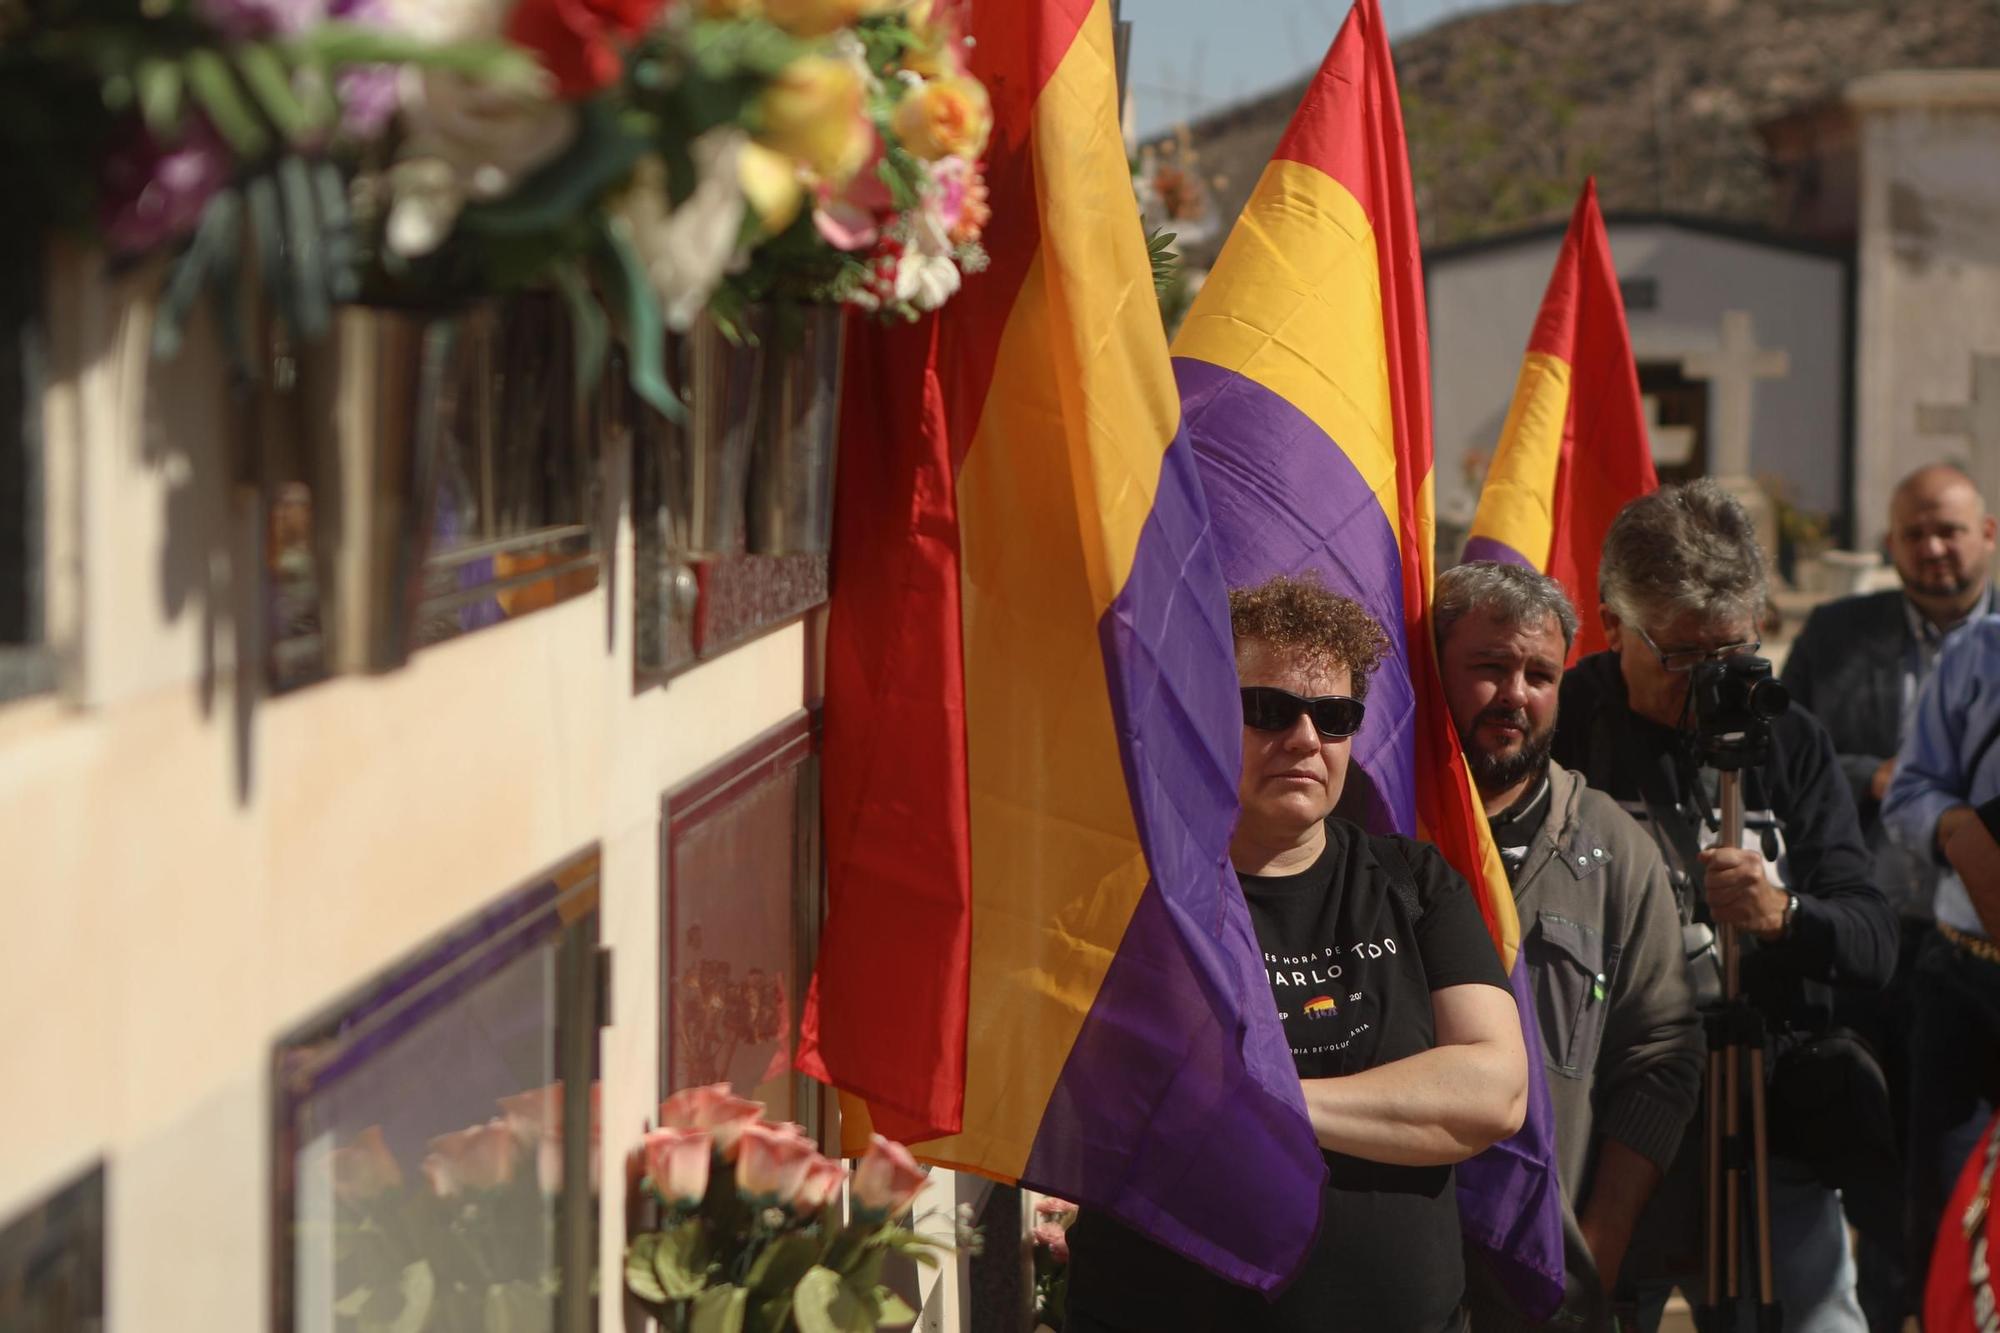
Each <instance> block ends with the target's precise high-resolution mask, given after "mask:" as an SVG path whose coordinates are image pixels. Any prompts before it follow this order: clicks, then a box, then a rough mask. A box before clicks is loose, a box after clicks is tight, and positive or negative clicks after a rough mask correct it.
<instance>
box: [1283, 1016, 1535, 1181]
mask: <svg viewBox="0 0 2000 1333" xmlns="http://www.w3.org/2000/svg"><path fill="white" fill-rule="evenodd" d="M1431 1009H1432V1011H1433V1013H1434V1014H1435V1015H1436V1019H1437V1045H1436V1046H1434V1047H1432V1048H1431V1049H1430V1050H1428V1051H1420V1052H1418V1053H1417V1054H1416V1055H1412V1056H1408V1057H1405V1058H1404V1059H1401V1060H1395V1061H1392V1062H1390V1063H1389V1064H1386V1065H1377V1066H1376V1067H1375V1068H1373V1069H1365V1070H1362V1071H1361V1072H1360V1073H1358V1074H1347V1075H1344V1076H1342V1077H1339V1078H1309V1079H1304V1080H1301V1082H1302V1083H1303V1084H1304V1086H1305V1094H1306V1111H1307V1113H1308V1114H1309V1115H1310V1116H1311V1117H1312V1124H1313V1132H1314V1133H1315V1134H1316V1135H1317V1136H1318V1138H1319V1144H1320V1147H1322V1148H1325V1149H1327V1150H1328V1151H1329V1152H1338V1153H1345V1154H1347V1155H1348V1156H1350V1157H1360V1158H1365V1159H1366V1160H1368V1161H1373V1162H1388V1163H1391V1164H1392V1165H1396V1166H1446V1165H1450V1164H1451V1163H1454V1162H1462V1161H1464V1160H1465V1159H1466V1158H1468V1157H1470V1156H1472V1155H1473V1154H1474V1153H1477V1152H1479V1151H1480V1150H1481V1149H1484V1148H1486V1147H1488V1146H1490V1145H1492V1144H1494V1143H1497V1142H1499V1141H1500V1140H1501V1139H1504V1138H1506V1137H1508V1136H1509V1135H1511V1134H1513V1133H1514V1131H1516V1130H1518V1129H1519V1128H1520V1127H1521V1118H1522V1117H1523V1116H1524V1115H1525V1114H1526V1112H1527V1104H1528V1057H1527V1054H1526V1051H1525V1049H1524V1048H1523V1046H1522V1044H1521V1016H1520V1011H1519V1010H1518V1009H1517V1008H1515V1006H1514V997H1513V994H1512V993H1511V992H1509V991H1505V990H1502V989H1500V988H1499V987H1497V986H1487V985H1481V984H1478V983H1473V984H1469V985H1464V986H1447V987H1445V988H1444V989H1443V990H1435V991H1432V992H1431Z"/></svg>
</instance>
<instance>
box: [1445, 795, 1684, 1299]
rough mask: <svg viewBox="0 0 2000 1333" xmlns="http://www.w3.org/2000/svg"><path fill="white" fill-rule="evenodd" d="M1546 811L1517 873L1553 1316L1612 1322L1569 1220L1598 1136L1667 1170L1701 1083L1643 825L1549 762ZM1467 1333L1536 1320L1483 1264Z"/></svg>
mask: <svg viewBox="0 0 2000 1333" xmlns="http://www.w3.org/2000/svg"><path fill="white" fill-rule="evenodd" d="M1549 786H1550V791H1549V801H1550V805H1549V817H1548V821H1547V822H1546V823H1545V824H1543V826H1542V831H1541V833H1540V834H1539V835H1538V836H1537V839H1536V842H1535V845H1534V846H1533V847H1531V848H1529V850H1528V855H1527V859H1526V860H1525V861H1523V862H1522V863H1521V867H1520V870H1519V871H1518V872H1517V873H1516V875H1515V879H1514V904H1515V910H1516V911H1517V912H1518V913H1519V914H1520V918H1521V946H1522V952H1523V956H1524V957H1525V958H1526V960H1527V963H1528V971H1529V977H1530V980H1531V982H1532V983H1533V988H1534V994H1535V1006H1536V1011H1537V1012H1536V1016H1537V1018H1538V1019H1539V1020H1540V1023H1539V1026H1540V1029H1541V1036H1542V1060H1543V1066H1544V1068H1545V1070H1546V1071H1547V1075H1548V1085H1549V1097H1550V1100H1551V1101H1552V1103H1553V1104H1554V1109H1555V1123H1556V1158H1557V1171H1558V1173H1559V1174H1560V1176H1561V1178H1562V1187H1563V1235H1564V1241H1565V1245H1564V1250H1565V1259H1566V1260H1567V1263H1568V1267H1569V1295H1568V1297H1567V1298H1566V1300H1565V1302H1564V1308H1563V1311H1562V1313H1561V1314H1559V1315H1558V1316H1557V1317H1556V1318H1555V1319H1554V1320H1553V1321H1551V1323H1550V1324H1548V1325H1546V1327H1551V1328H1593V1329H1596V1328H1609V1327H1610V1320H1609V1302H1608V1300H1607V1299H1606V1295H1605V1293H1604V1291H1603V1289H1602V1285H1601V1284H1600V1283H1599V1282H1598V1280H1597V1272H1596V1269H1595V1266H1594V1265H1593V1264H1592V1262H1591V1258H1590V1253H1589V1251H1588V1250H1586V1249H1585V1248H1584V1245H1583V1235H1582V1233H1581V1231H1579V1230H1578V1228H1577V1222H1576V1214H1577V1209H1578V1205H1579V1204H1580V1203H1581V1202H1582V1201H1583V1200H1585V1199H1587V1198H1589V1196H1590V1188H1591V1169H1592V1167H1593V1166H1594V1164H1595V1162H1596V1159H1597V1145H1598V1143H1599V1142H1600V1141H1601V1140H1602V1139H1605V1138H1614V1139H1617V1140H1618V1141H1619V1142H1621V1143H1623V1144H1625V1145H1626V1146H1627V1147H1629V1148H1631V1149H1632V1150H1633V1151H1635V1152H1638V1153H1640V1154H1641V1155H1643V1156H1645V1157H1646V1158H1647V1159H1648V1160H1650V1161H1652V1162H1653V1163H1654V1164H1655V1165H1657V1166H1658V1167H1659V1168H1660V1170H1661V1171H1662V1172H1665V1171H1666V1170H1667V1169H1668V1168H1669V1167H1670V1166H1671V1165H1672V1164H1673V1160H1674V1154H1675V1153H1676V1152H1677V1151H1678V1150H1679V1148H1680V1146H1681V1135H1682V1132H1683V1131H1684V1130H1685V1128H1686V1127H1687V1123H1688V1121H1689V1119H1690V1118H1691V1117H1692V1116H1693V1115H1694V1110H1695V1102H1696V1100H1697V1098H1698V1097H1699V1095H1700V1090H1701V1075H1702V1060H1703V1050H1704V1046H1703V1040H1702V1033H1701V1025H1700V1022H1699V1021H1698V1019H1697V1018H1696V1015H1695V1009H1694V997H1693V995H1692V993H1691V992H1690V991H1689V989H1688V983H1687V968H1686V962H1685V957H1684V955H1683V953H1682V949H1681V921H1680V911H1679V908H1678V907H1677V905H1676V903H1675V900H1674V893H1673V889H1672V887H1671V886H1670V885H1669V883H1668V881H1667V871H1666V866H1665V865H1664V863H1662V861H1661V859H1660V853H1659V849H1658V848H1657V847H1656V846H1655V845H1654V843H1653V840H1652V838H1651V837H1650V836H1648V835H1647V833H1646V831H1645V830H1644V829H1642V828H1641V827H1639V825H1638V824H1637V823H1636V822H1635V821H1634V820H1633V819H1632V817H1631V816H1630V815H1627V814H1626V813H1625V812H1624V811H1623V810H1620V809H1619V808H1618V805H1617V803H1616V802H1615V801H1613V800H1612V799H1611V798H1610V797H1608V796H1606V795H1605V794H1604V793H1603V792H1599V791H1594V790H1592V789H1591V788H1590V786H1589V785H1588V784H1586V783H1585V782H1584V780H1583V777H1582V775H1581V774H1577V773H1572V772H1570V771H1569V770H1568V769H1566V768H1563V767H1561V766H1560V765H1558V764H1553V763H1552V764H1550V765H1549ZM1467 1276H1468V1283H1469V1291H1468V1293H1467V1299H1468V1302H1469V1303H1470V1305H1471V1307H1472V1314H1473V1329H1474V1330H1475V1333H1485V1330H1488V1329H1516V1328H1527V1327H1534V1325H1530V1324H1528V1323H1526V1322H1525V1321H1523V1320H1522V1319H1521V1317H1520V1316H1519V1315H1518V1314H1516V1313H1515V1312H1514V1311H1513V1309H1512V1307H1511V1306H1510V1305H1509V1304H1508V1303H1507V1301H1506V1298H1505V1297H1504V1296H1502V1295H1501V1294H1500V1293H1499V1289H1498V1287H1497V1285H1496V1284H1494V1283H1493V1281H1492V1280H1491V1278H1490V1276H1489V1275H1488V1273H1487V1271H1486V1270H1485V1268H1484V1267H1483V1265H1477V1264H1475V1265H1473V1266H1471V1267H1469V1268H1468V1272H1467Z"/></svg>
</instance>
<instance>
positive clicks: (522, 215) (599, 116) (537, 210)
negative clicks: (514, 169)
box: [461, 102, 646, 234]
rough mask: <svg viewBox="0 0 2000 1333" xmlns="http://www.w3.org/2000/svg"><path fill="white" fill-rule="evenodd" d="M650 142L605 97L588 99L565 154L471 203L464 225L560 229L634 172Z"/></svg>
mask: <svg viewBox="0 0 2000 1333" xmlns="http://www.w3.org/2000/svg"><path fill="white" fill-rule="evenodd" d="M645 148H646V145H645V144H644V143H643V142H641V141H640V140H639V139H637V138H635V137H634V136H633V135H631V134H629V133H627V132H626V130H625V127H624V126H623V125H622V124H621V123H620V122H619V120H618V118H617V117H616V116H615V115H613V114H612V113H611V112H610V111H609V110H608V109H606V108H605V107H604V106H603V105H602V104H601V103H598V102H592V103H589V104H588V105H586V106H585V107H584V109H583V113H582V115H581V116H580V117H579V118H578V121H577V130H576V137H575V138H574V139H572V140H570V145H569V147H568V148H566V149H564V150H563V153H562V155H561V156H559V157H557V158H556V159H555V160H554V161H553V162H550V163H549V164H548V165H547V166H545V167H543V168H542V169H541V170H539V171H537V172H535V174H534V175H532V176H530V177H528V178H527V179H526V180H524V181H522V182H521V183H520V184H519V185H518V186H517V187H515V188H514V189H513V190H511V191H509V192H508V193H507V195H506V196H505V197H503V198H501V199H497V200H494V201H493V202H492V203H486V204H477V205H474V206H473V207H471V208H468V209H466V210H465V214H464V217H463V218H462V219H461V225H462V226H464V227H466V228H467V229H468V230H476V231H484V232H491V233H499V234H510V233H511V234H518V233H522V232H542V231H555V230H557V229H559V228H560V227H561V226H562V225H563V224H564V223H565V222H568V221H569V220H570V219H571V218H573V217H575V216H576V215H577V214H579V213H582V212H584V211H585V210H586V209H588V208H589V206H590V205H591V204H592V203H594V202H596V200H597V198H598V196H600V195H602V194H603V193H604V192H605V191H606V190H608V189H610V188H611V186H612V185H614V184H616V183H617V182H619V181H622V180H624V179H625V178H626V177H627V176H629V175H631V174H632V165H633V164H634V163H635V162H637V161H638V160H639V156H640V154H641V153H643V152H644V151H645Z"/></svg>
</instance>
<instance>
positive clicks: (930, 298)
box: [896, 212, 961, 310]
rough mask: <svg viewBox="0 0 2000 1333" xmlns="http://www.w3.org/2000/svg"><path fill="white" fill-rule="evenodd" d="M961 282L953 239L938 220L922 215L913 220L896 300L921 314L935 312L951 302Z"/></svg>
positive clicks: (900, 265)
mask: <svg viewBox="0 0 2000 1333" xmlns="http://www.w3.org/2000/svg"><path fill="white" fill-rule="evenodd" d="M960 281H961V279H960V276H959V272H958V265H957V264H956V263H954V262H953V261H952V257H951V239H950V238H949V237H948V236H946V235H945V234H944V230H943V228H941V227H940V226H939V225H938V222H937V219H935V218H933V217H929V216H927V215H926V214H925V213H923V212H919V213H918V214H917V216H916V217H914V218H913V219H912V220H911V227H910V235H909V239H908V240H907V241H906V242H905V243H904V246H903V254H902V258H901V259H899V260H898V261H897V263H896V299H897V300H898V301H908V302H909V303H910V304H911V305H913V306H915V307H916V308H917V309H919V310H936V309H937V308H938V307H939V306H941V305H943V304H944V303H945V302H946V301H949V300H950V299H951V297H952V293H954V292H956V291H957V290H958V286H959V282H960Z"/></svg>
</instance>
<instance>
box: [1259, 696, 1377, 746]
mask: <svg viewBox="0 0 2000 1333" xmlns="http://www.w3.org/2000/svg"><path fill="white" fill-rule="evenodd" d="M1367 711H1368V710H1367V709H1366V708H1365V707H1363V706H1362V703H1361V701H1360V700H1359V699H1351V698H1349V697H1348V696H1347V695H1344V694H1322V695H1320V696H1318V697H1317V698H1307V697H1306V696H1305V695H1303V694H1293V693H1292V692H1291V691H1290V690H1281V689H1279V688H1278V687H1277V686H1275V685H1245V686H1244V687H1243V725H1244V726H1246V727H1255V728H1257V730H1259V731H1290V730H1291V729H1292V724H1293V723H1295V722H1297V721H1298V720H1299V714H1300V713H1305V714H1308V715H1310V716H1311V718H1312V724H1313V730H1314V731H1317V732H1318V733H1319V734H1320V735H1322V736H1324V737H1326V738H1327V739H1328V740H1330V741H1337V740H1340V739H1342V738H1344V737H1347V736H1352V735H1353V734H1354V733H1355V732H1357V731H1359V730H1361V718H1362V715H1363V714H1365V713H1366V712H1367Z"/></svg>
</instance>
